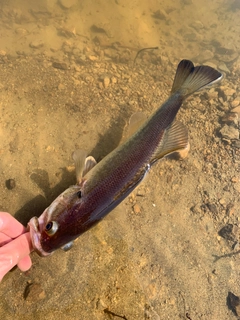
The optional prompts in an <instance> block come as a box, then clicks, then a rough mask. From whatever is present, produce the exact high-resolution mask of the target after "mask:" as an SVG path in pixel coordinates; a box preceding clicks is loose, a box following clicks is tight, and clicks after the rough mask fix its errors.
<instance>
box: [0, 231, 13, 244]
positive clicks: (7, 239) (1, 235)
mask: <svg viewBox="0 0 240 320" xmlns="http://www.w3.org/2000/svg"><path fill="white" fill-rule="evenodd" d="M10 241H12V238H11V237H8V236H6V235H5V234H4V233H1V232H0V247H2V246H4V245H5V244H7V243H8V242H10Z"/></svg>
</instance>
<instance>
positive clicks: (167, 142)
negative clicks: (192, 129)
mask: <svg viewBox="0 0 240 320" xmlns="http://www.w3.org/2000/svg"><path fill="white" fill-rule="evenodd" d="M189 147H190V144H189V142H188V130H187V128H186V127H185V126H184V125H183V124H182V123H181V122H180V121H174V122H173V123H172V125H171V126H170V127H169V128H168V129H166V131H165V133H164V136H163V139H162V140H161V142H160V144H159V146H158V148H157V149H156V151H155V153H154V155H153V157H152V159H151V161H150V163H154V162H155V161H157V160H158V159H161V158H163V157H165V156H167V155H170V154H171V153H173V152H179V153H180V155H181V152H183V150H185V152H183V153H182V154H183V155H184V153H187V152H188V151H189ZM184 157H185V156H183V157H182V158H184Z"/></svg>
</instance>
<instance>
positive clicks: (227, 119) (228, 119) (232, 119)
mask: <svg viewBox="0 0 240 320" xmlns="http://www.w3.org/2000/svg"><path fill="white" fill-rule="evenodd" d="M238 120H239V117H238V114H237V113H236V112H229V113H227V114H225V115H224V116H223V117H222V122H223V123H226V124H228V125H232V126H237V125H238Z"/></svg>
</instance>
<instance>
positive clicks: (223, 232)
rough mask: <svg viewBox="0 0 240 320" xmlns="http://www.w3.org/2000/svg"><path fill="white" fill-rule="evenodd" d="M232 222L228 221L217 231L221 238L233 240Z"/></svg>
mask: <svg viewBox="0 0 240 320" xmlns="http://www.w3.org/2000/svg"><path fill="white" fill-rule="evenodd" d="M233 230H234V229H233V224H231V223H229V224H226V225H225V226H224V227H222V229H220V230H219V231H218V234H219V236H221V237H222V238H224V239H226V240H229V241H235V240H236V239H235V234H234V233H233Z"/></svg>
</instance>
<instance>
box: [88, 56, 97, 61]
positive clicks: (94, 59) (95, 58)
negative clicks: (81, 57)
mask: <svg viewBox="0 0 240 320" xmlns="http://www.w3.org/2000/svg"><path fill="white" fill-rule="evenodd" d="M88 59H89V60H91V61H96V60H98V57H96V56H93V55H89V56H88Z"/></svg>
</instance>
